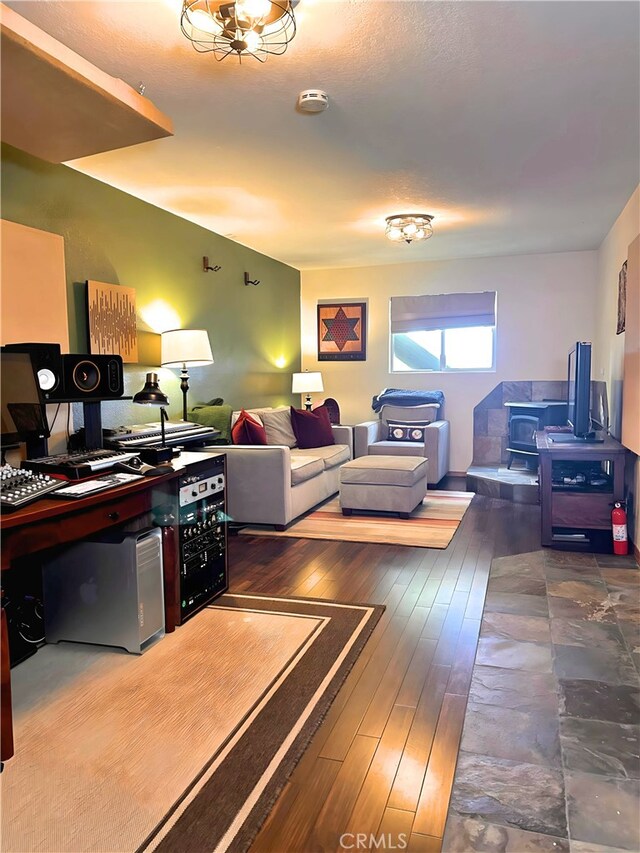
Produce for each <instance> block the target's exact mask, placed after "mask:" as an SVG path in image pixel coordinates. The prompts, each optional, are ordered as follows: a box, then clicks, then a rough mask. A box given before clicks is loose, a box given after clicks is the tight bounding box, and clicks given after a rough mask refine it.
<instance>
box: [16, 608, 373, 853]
mask: <svg viewBox="0 0 640 853" xmlns="http://www.w3.org/2000/svg"><path fill="white" fill-rule="evenodd" d="M382 609H383V608H380V607H375V606H371V607H369V606H366V605H343V604H337V603H335V602H317V601H308V600H305V599H284V598H271V597H266V596H252V595H237V596H234V595H225V596H223V597H222V598H221V599H220V600H219V603H216V604H215V605H213V606H211V607H208V608H206V609H205V610H203V611H202V612H201V613H199V614H197V615H196V616H195V617H194V618H193V619H192V620H190V621H189V622H187V623H186V624H185V625H183V626H182V627H180V628H178V629H177V630H176V631H175V633H173V634H169V635H167V636H166V637H165V638H164V639H162V640H160V641H159V642H158V643H157V644H156V645H155V646H153V647H152V648H150V649H149V650H148V651H146V652H145V654H144V655H142V656H139V657H138V656H135V655H130V654H125V653H124V652H120V651H118V650H116V649H107V648H104V647H99V646H90V645H85V644H74V643H61V644H59V645H48V646H45V647H44V648H42V649H40V650H39V651H38V653H37V654H36V655H35V656H34V657H32V658H30V659H29V660H27V661H25V662H24V663H22V664H21V665H20V666H18V667H16V668H15V669H14V671H13V698H14V709H15V741H16V754H15V756H14V757H13V758H12V759H11V760H10V761H8V762H7V763H6V764H5V768H4V772H3V773H2V776H1V777H0V784H1V787H2V841H1V849H2V850H3V851H4V853H27V851H45V853H54V851H55V853H63V851H64V853H88V851H103V853H107V851H109V853H114V851H118V853H123V851H132V853H133V851H143V850H158V851H172V852H173V853H176V851H185V853H187V851H190V853H195V851H198V853H200V851H202V853H205V851H214V850H216V851H218V853H225V851H230V853H231V851H233V853H239V851H243V850H246V848H247V847H248V845H249V844H250V842H251V839H252V838H253V837H254V836H255V834H256V832H257V831H258V829H259V827H260V824H261V823H262V821H263V820H264V818H265V816H266V814H267V813H268V811H269V808H270V806H271V804H272V803H273V801H274V799H275V797H276V795H277V793H278V791H279V790H280V789H281V788H282V786H283V785H284V783H285V781H286V779H287V777H288V776H289V775H290V773H291V772H292V770H293V767H294V766H295V763H296V762H297V761H298V759H299V757H300V754H301V753H302V751H303V750H304V749H305V747H306V745H307V743H308V742H309V739H310V738H311V736H312V734H313V732H314V730H315V728H316V727H317V726H318V724H319V722H320V720H321V719H322V716H323V715H324V714H325V713H326V711H327V708H328V705H329V704H330V702H331V701H332V699H333V697H334V696H335V694H336V692H337V690H338V689H339V687H340V685H341V683H342V681H343V680H344V678H345V677H346V674H347V672H348V671H349V669H350V668H351V666H352V665H353V663H354V661H355V659H356V658H357V656H358V654H359V652H360V651H361V649H362V647H363V645H364V643H365V642H366V639H367V637H368V636H369V634H370V633H371V631H372V630H373V627H374V626H375V624H376V622H377V620H378V618H379V617H380V614H381V612H382Z"/></svg>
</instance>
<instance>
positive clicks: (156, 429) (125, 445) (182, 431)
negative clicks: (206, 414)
mask: <svg viewBox="0 0 640 853" xmlns="http://www.w3.org/2000/svg"><path fill="white" fill-rule="evenodd" d="M164 435H165V445H166V446H167V447H177V446H181V447H188V446H189V445H190V444H207V443H208V442H211V441H213V440H214V439H216V438H218V437H219V436H220V432H219V430H217V429H213V428H212V427H207V426H201V425H200V424H194V423H189V422H186V421H185V422H181V423H166V424H165V425H164ZM104 441H105V444H106V445H107V446H108V447H117V448H120V449H121V450H125V449H129V448H131V449H132V450H133V449H137V450H139V449H142V448H143V447H160V446H161V444H162V431H161V428H160V424H159V423H151V424H140V425H138V426H130V427H122V428H120V429H119V430H105V433H104Z"/></svg>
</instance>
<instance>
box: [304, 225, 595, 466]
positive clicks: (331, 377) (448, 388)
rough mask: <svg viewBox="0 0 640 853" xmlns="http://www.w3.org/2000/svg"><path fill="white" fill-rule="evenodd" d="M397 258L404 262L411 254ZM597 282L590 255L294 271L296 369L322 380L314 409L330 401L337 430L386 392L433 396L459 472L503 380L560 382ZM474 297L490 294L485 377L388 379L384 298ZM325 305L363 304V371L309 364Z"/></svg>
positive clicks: (588, 324) (591, 321)
mask: <svg viewBox="0 0 640 853" xmlns="http://www.w3.org/2000/svg"><path fill="white" fill-rule="evenodd" d="M433 239H437V237H434V238H433ZM398 250H399V253H400V252H407V253H410V252H411V246H404V245H403V246H399V247H398ZM596 277H597V253H596V252H563V253H558V254H550V255H519V256H511V257H499V258H477V259H467V260H454V261H433V262H422V263H409V264H394V265H392V266H377V267H358V268H349V269H325V270H308V271H303V272H302V273H301V311H302V365H303V369H308V370H321V371H322V375H323V380H324V388H325V393H324V395H323V394H317V395H315V400H316V401H317V400H319V399H322V397H323V396H329V397H335V398H336V400H337V401H338V403H339V404H340V409H341V416H342V422H343V423H351V424H354V423H358V422H359V421H363V420H369V419H371V418H372V417H375V415H374V414H373V412H372V410H371V398H372V397H373V395H374V394H377V393H378V392H380V391H381V390H382V389H383V388H385V387H388V388H392V387H396V388H423V389H429V388H441V389H442V390H443V391H444V393H445V397H446V417H447V419H448V420H450V421H451V441H452V447H451V470H452V471H465V470H466V469H467V467H468V466H469V464H470V462H471V458H472V421H473V417H472V413H473V407H474V406H475V405H476V403H478V402H479V400H481V399H482V398H483V397H484V396H485V395H486V394H487V393H488V392H489V391H491V389H492V388H494V386H495V385H496V384H497V383H498V382H500V381H503V380H529V379H531V380H544V379H564V378H565V376H566V358H567V352H568V350H569V347H570V345H571V343H572V342H573V343H575V341H577V340H592V339H593V337H594V335H595V330H596V316H595V314H596V308H595V303H596V298H595V297H596ZM482 290H496V291H497V293H498V321H497V322H498V329H497V364H496V371H495V372H494V373H462V374H451V373H426V374H425V373H421V374H420V373H416V374H410V375H407V374H403V373H398V374H392V373H390V371H389V297H391V296H406V295H411V294H419V293H451V292H462V291H470V292H472V291H482ZM327 299H329V300H335V301H340V299H361V300H362V299H367V300H368V303H369V320H368V341H367V360H366V361H365V362H318V361H317V346H316V341H317V332H316V308H317V302H318V300H327ZM594 378H596V377H594Z"/></svg>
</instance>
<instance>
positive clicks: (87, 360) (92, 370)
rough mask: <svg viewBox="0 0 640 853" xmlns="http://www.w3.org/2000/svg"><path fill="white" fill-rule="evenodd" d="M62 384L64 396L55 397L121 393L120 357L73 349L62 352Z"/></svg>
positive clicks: (64, 398)
mask: <svg viewBox="0 0 640 853" xmlns="http://www.w3.org/2000/svg"><path fill="white" fill-rule="evenodd" d="M62 387H63V394H64V396H63V397H56V399H58V400H60V399H62V400H83V399H85V398H86V399H90V398H93V399H95V398H101V399H116V398H117V397H122V394H123V392H124V381H123V370H122V357H121V356H119V355H84V354H76V353H73V354H71V355H63V356H62ZM50 399H53V398H50Z"/></svg>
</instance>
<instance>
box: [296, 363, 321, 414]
mask: <svg viewBox="0 0 640 853" xmlns="http://www.w3.org/2000/svg"><path fill="white" fill-rule="evenodd" d="M312 391H314V392H315V391H324V386H323V385H322V374H321V373H320V372H319V371H316V372H315V373H314V372H310V371H308V370H305V372H304V373H294V374H293V381H292V383H291V393H292V394H306V395H307V396H306V397H305V398H304V407H305V409H306V410H307V411H308V412H310V411H311V392H312Z"/></svg>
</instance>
